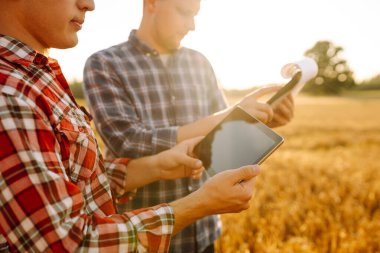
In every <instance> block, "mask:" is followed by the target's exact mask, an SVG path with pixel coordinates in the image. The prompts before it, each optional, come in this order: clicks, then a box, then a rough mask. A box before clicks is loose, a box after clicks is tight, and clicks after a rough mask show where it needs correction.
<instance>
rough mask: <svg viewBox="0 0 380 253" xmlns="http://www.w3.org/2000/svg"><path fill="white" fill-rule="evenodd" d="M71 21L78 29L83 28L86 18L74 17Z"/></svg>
mask: <svg viewBox="0 0 380 253" xmlns="http://www.w3.org/2000/svg"><path fill="white" fill-rule="evenodd" d="M71 23H72V24H73V25H74V26H75V28H76V29H77V30H80V29H82V25H83V23H84V19H81V18H74V19H72V20H71Z"/></svg>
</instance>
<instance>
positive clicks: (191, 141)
mask: <svg viewBox="0 0 380 253" xmlns="http://www.w3.org/2000/svg"><path fill="white" fill-rule="evenodd" d="M203 139H204V136H197V137H194V138H191V139H188V140H186V144H187V145H188V148H187V150H188V153H189V154H192V153H193V150H194V147H195V146H196V145H197V144H198V143H200V142H201V140H203Z"/></svg>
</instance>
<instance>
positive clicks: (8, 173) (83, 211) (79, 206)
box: [0, 0, 258, 253]
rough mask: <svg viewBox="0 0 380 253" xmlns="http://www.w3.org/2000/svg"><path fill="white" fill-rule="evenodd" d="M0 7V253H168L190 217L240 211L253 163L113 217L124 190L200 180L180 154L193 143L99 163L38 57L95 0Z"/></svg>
mask: <svg viewBox="0 0 380 253" xmlns="http://www.w3.org/2000/svg"><path fill="white" fill-rule="evenodd" d="M0 6H1V8H0V252H9V251H10V252H54V253H57V252H167V251H168V248H169V243H170V239H171V236H172V235H173V234H176V233H177V232H178V231H179V230H181V229H183V228H184V227H185V226H187V225H189V224H190V223H192V222H194V221H195V220H197V219H199V218H202V217H204V216H207V215H211V214H216V213H224V212H239V211H241V210H244V209H247V208H248V201H249V199H250V198H251V196H252V188H253V183H254V178H255V176H256V175H257V174H258V167H257V166H246V167H242V168H240V169H237V170H232V171H227V172H225V173H221V174H219V175H217V176H215V177H213V178H212V179H211V180H209V181H208V182H207V183H206V184H205V185H204V186H203V187H202V188H200V189H199V190H197V191H195V192H193V193H192V194H190V195H188V196H186V197H185V198H183V199H179V200H176V201H173V202H171V203H169V204H158V205H155V206H153V207H149V208H144V209H139V210H129V211H128V212H124V213H121V214H116V213H115V209H114V202H118V201H124V200H125V199H126V194H127V193H128V192H129V191H131V190H132V189H135V188H138V187H140V186H142V185H144V184H147V183H151V182H153V181H155V180H159V179H175V178H182V177H192V178H197V177H199V176H200V175H201V174H202V170H203V167H202V163H201V162H200V161H199V160H197V159H194V158H192V157H190V156H189V154H188V153H189V151H191V149H192V147H193V146H194V145H195V143H196V142H197V141H199V140H200V139H199V138H195V139H192V140H189V141H185V142H182V143H181V144H178V145H176V146H175V147H174V148H172V149H170V150H167V151H164V152H161V153H160V154H157V155H154V156H149V157H144V158H139V159H132V160H130V159H126V158H120V159H113V160H108V161H104V160H103V158H102V156H101V154H100V152H99V148H98V145H97V142H96V139H95V136H94V133H93V131H92V129H91V127H90V120H91V117H90V115H89V114H88V113H87V112H86V111H85V109H83V108H80V107H78V105H77V103H76V101H75V99H74V98H73V96H72V93H71V91H70V88H69V86H68V84H67V82H66V80H65V78H64V76H63V74H62V72H61V69H60V66H59V64H58V62H57V61H56V60H54V59H51V58H49V57H47V56H46V54H47V51H48V49H49V48H52V47H54V48H69V47H73V46H75V45H76V44H77V40H78V38H77V32H78V31H79V30H80V29H81V27H82V25H83V22H84V18H85V13H86V12H87V11H92V10H93V9H94V2H93V0H65V1H51V0H17V1H14V0H0ZM239 182H240V183H239ZM220 185H223V189H222V188H220V187H219V186H220ZM114 197H116V198H114Z"/></svg>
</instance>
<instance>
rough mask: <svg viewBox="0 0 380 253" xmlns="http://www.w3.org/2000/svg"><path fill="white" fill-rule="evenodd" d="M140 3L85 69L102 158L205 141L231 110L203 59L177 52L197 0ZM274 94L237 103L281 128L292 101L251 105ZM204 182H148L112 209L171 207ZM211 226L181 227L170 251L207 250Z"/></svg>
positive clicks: (211, 220) (213, 232)
mask: <svg viewBox="0 0 380 253" xmlns="http://www.w3.org/2000/svg"><path fill="white" fill-rule="evenodd" d="M143 3H144V6H143V18H142V21H141V24H140V27H139V29H138V30H134V31H132V32H131V33H130V36H129V40H128V41H127V42H125V43H121V44H119V45H116V46H113V47H111V48H109V49H106V50H102V51H99V52H97V53H95V54H94V55H92V56H91V57H90V58H89V59H88V61H87V63H86V66H85V70H84V85H85V94H86V99H87V102H88V104H89V106H90V108H91V111H92V114H93V115H94V119H95V126H96V128H97V130H98V132H99V133H100V135H101V137H102V138H103V140H104V143H105V145H106V157H124V156H129V157H141V156H145V155H152V154H156V153H157V152H160V151H162V150H166V149H168V148H170V147H172V146H174V145H175V144H176V143H178V142H181V141H182V140H185V139H187V138H191V137H195V136H202V135H203V136H204V135H206V133H207V132H208V131H209V130H210V129H212V128H213V127H214V126H215V125H216V124H217V123H218V122H219V121H220V119H221V118H222V117H224V116H225V115H226V114H227V113H228V112H229V111H230V109H231V108H233V106H231V107H229V108H227V103H226V101H225V98H224V95H223V93H222V91H221V89H220V88H219V87H218V84H217V81H216V78H215V74H214V72H213V69H212V67H211V65H210V63H209V62H208V60H207V59H206V58H205V57H204V56H203V55H202V54H201V53H199V52H197V51H195V50H192V49H188V48H184V47H180V43H181V40H182V39H183V38H184V36H185V35H186V34H187V33H188V32H189V31H190V30H194V29H195V25H194V17H195V16H196V14H197V13H198V11H199V8H200V0H144V1H143ZM222 53H223V52H222V51H221V54H222ZM226 60H228V59H226ZM277 89H278V87H270V88H264V89H261V90H259V91H256V92H254V93H252V94H250V95H248V96H247V97H246V98H244V99H243V100H242V101H240V102H239V105H240V106H242V107H243V108H244V109H245V110H246V111H247V112H249V113H250V114H252V115H254V116H256V117H257V118H258V119H260V120H261V121H263V122H266V123H267V124H268V125H269V126H271V127H275V126H280V125H284V124H286V123H287V122H288V121H289V120H290V119H291V117H292V113H293V102H292V100H291V98H287V99H286V100H284V101H283V103H282V104H281V105H279V106H278V107H277V108H276V109H275V110H274V111H273V110H272V108H271V107H270V106H269V105H267V104H265V103H259V102H257V99H258V98H259V97H260V96H262V95H265V94H268V93H271V92H274V91H276V90H277ZM223 110H224V111H223ZM218 112H219V113H218ZM210 115H211V116H210ZM206 179H207V178H206V175H203V177H202V178H201V179H200V180H192V179H189V178H184V179H178V180H173V181H168V180H165V181H163V180H161V181H158V182H154V183H152V184H149V185H147V186H145V187H143V188H139V189H138V190H137V193H136V196H135V198H134V201H131V202H127V203H124V204H120V205H118V210H119V211H120V212H124V211H125V210H129V209H135V208H140V207H145V206H151V205H155V204H157V203H161V202H170V201H172V200H174V199H177V198H180V197H183V196H186V195H187V194H189V193H191V192H193V191H195V190H196V189H198V188H199V187H200V186H201V185H202V184H203V183H204V182H205V181H206ZM217 224H218V219H217V217H216V216H210V217H206V218H204V219H201V220H199V221H197V222H196V223H194V224H193V225H191V226H189V227H187V228H186V229H184V230H183V231H182V232H181V233H179V234H178V235H176V236H175V237H174V238H173V241H172V243H171V252H174V253H194V252H205V253H206V252H207V253H208V252H213V251H214V250H213V243H214V240H216V239H217V238H218V236H219V233H220V231H219V228H218V225H217Z"/></svg>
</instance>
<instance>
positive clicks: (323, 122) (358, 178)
mask: <svg viewBox="0 0 380 253" xmlns="http://www.w3.org/2000/svg"><path fill="white" fill-rule="evenodd" d="M275 130H276V131H277V132H278V133H280V134H281V135H282V136H283V137H284V138H285V143H284V144H283V145H282V146H281V147H280V149H279V150H277V151H276V152H275V153H274V154H273V155H272V156H271V157H269V158H268V159H267V160H266V161H265V163H264V164H263V165H262V172H261V174H260V176H259V177H258V178H257V181H256V185H255V189H254V197H253V199H252V201H251V206H250V209H248V210H247V211H244V212H243V213H240V214H226V215H222V216H221V218H222V227H223V229H222V236H221V239H220V240H219V241H218V242H217V252H218V253H239V252H240V253H248V252H256V253H264V252H268V253H293V252H294V253H301V252H312V253H317V252H318V253H319V252H322V253H325V252H326V253H335V252H336V253H354V252H355V253H361V252H363V253H371V252H380V99H373V98H372V99H364V98H360V99H358V98H356V99H354V98H335V97H297V99H296V110H295V118H294V119H293V121H292V122H291V123H290V124H288V125H287V126H285V127H282V128H277V129H275Z"/></svg>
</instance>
